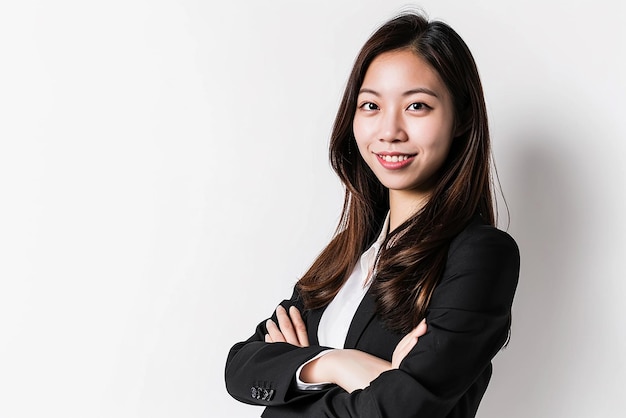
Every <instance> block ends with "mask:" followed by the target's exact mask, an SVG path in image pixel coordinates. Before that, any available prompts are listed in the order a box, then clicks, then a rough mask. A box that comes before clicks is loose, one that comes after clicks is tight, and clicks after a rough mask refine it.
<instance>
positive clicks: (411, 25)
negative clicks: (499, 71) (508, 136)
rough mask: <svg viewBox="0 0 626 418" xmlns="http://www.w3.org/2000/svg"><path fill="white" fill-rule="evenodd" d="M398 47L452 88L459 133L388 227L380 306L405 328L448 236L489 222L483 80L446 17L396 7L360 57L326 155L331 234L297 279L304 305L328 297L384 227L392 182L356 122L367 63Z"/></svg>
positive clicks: (429, 285)
mask: <svg viewBox="0 0 626 418" xmlns="http://www.w3.org/2000/svg"><path fill="white" fill-rule="evenodd" d="M400 49H405V50H410V51H412V52H414V53H415V54H416V55H417V56H418V57H420V58H421V59H423V60H425V61H426V62H427V63H428V64H430V65H431V66H432V68H433V69H435V71H436V72H437V73H438V74H439V76H440V77H441V79H442V80H443V82H444V84H445V85H446V87H447V89H448V90H449V92H450V94H451V96H452V100H453V105H454V112H455V115H454V120H455V132H456V133H457V135H458V136H457V137H456V138H454V140H453V141H452V146H451V149H450V152H449V155H448V157H447V159H446V161H445V162H444V164H443V166H442V167H441V168H440V170H439V172H438V180H437V182H436V184H435V186H434V188H433V191H432V194H431V197H430V199H429V200H428V202H427V203H426V204H425V205H424V206H423V207H422V208H421V209H420V210H419V211H418V212H417V213H415V214H414V215H413V216H412V217H410V218H409V219H407V220H406V221H405V222H404V223H403V224H402V225H400V226H398V227H397V228H396V229H395V230H394V231H393V232H391V233H390V234H389V235H388V236H387V238H386V242H385V243H384V244H383V246H382V249H381V251H380V254H379V257H378V261H377V265H376V276H375V278H374V281H373V283H372V291H373V292H374V295H375V297H376V301H377V314H378V315H380V316H381V317H382V318H383V320H384V321H385V324H386V326H387V327H388V328H389V329H391V330H394V331H397V332H404V333H406V332H408V331H410V330H411V329H412V328H413V327H415V326H416V325H417V324H418V323H419V321H421V319H422V318H423V317H424V316H425V312H426V309H427V307H428V303H429V301H430V297H431V295H432V292H433V289H434V288H435V286H436V284H437V282H438V281H439V279H440V277H441V275H442V274H443V269H444V267H445V263H446V257H447V253H448V247H449V244H450V241H451V240H452V238H453V237H455V236H456V235H457V234H458V233H459V232H460V231H461V230H462V229H463V228H464V227H465V226H466V225H467V224H468V223H469V221H470V220H471V218H472V217H473V216H475V215H477V214H478V215H480V216H481V217H482V218H483V220H484V221H485V222H486V223H488V224H491V225H494V224H495V215H494V207H493V193H492V179H491V150H490V140H489V130H488V123H487V112H486V108H485V101H484V97H483V91H482V85H481V82H480V77H479V75H478V70H477V68H476V63H475V62H474V59H473V57H472V54H471V52H470V50H469V48H468V47H467V45H466V44H465V42H464V41H463V40H462V39H461V37H460V36H459V35H458V34H457V33H456V32H455V31H454V30H453V29H452V28H451V27H450V26H448V25H447V24H446V23H443V22H440V21H430V22H429V21H428V20H427V19H426V18H424V17H423V16H421V15H420V14H417V13H413V12H407V13H403V14H400V15H398V16H396V17H395V18H393V19H391V20H390V21H388V22H387V23H385V24H383V25H382V26H381V27H380V28H379V29H378V30H377V31H375V32H374V34H373V35H372V36H371V37H370V38H369V39H368V40H367V42H366V43H365V45H364V46H363V48H362V49H361V51H360V53H359V55H358V56H357V59H356V61H355V63H354V66H353V68H352V72H351V74H350V77H349V79H348V82H347V85H346V88H345V91H344V95H343V99H342V101H341V105H340V106H339V110H338V112H337V116H336V118H335V123H334V126H333V131H332V135H331V141H330V162H331V165H332V167H333V169H334V170H335V172H336V173H337V175H338V176H339V178H340V179H341V181H342V182H343V184H344V186H345V198H344V204H343V211H342V214H341V218H340V221H339V224H338V226H337V230H336V233H335V236H334V237H333V239H332V240H331V242H330V243H329V244H328V245H327V246H326V248H325V249H324V250H323V251H322V252H321V253H320V255H319V256H318V258H317V259H316V260H315V261H314V262H313V264H312V265H311V267H310V268H309V270H308V271H307V272H306V273H305V274H304V276H303V277H302V278H301V279H300V280H299V281H298V284H297V286H298V289H299V291H300V294H301V296H302V298H303V301H304V304H305V307H306V308H307V309H314V308H319V307H322V306H324V305H326V304H328V303H329V302H330V301H331V300H332V298H333V297H334V296H335V295H336V294H337V292H338V291H339V289H340V288H341V286H342V285H343V283H344V282H345V280H346V279H347V278H348V277H349V276H350V274H351V272H352V269H353V268H354V266H355V264H356V262H357V261H358V259H359V257H360V255H361V254H362V253H363V252H364V251H365V250H366V249H367V247H368V246H369V245H371V243H372V242H373V241H374V240H375V238H376V236H377V235H378V233H379V232H380V228H381V227H382V224H383V221H384V218H385V215H386V213H387V211H388V210H389V195H388V190H387V189H386V188H385V187H384V186H383V185H382V184H381V183H380V182H379V181H378V180H377V179H376V176H375V175H374V173H373V172H372V171H371V170H370V168H369V167H368V166H367V164H366V163H365V162H364V161H363V159H362V158H361V156H360V154H359V152H358V150H357V149H356V144H355V143H354V134H353V130H352V123H353V120H354V114H355V111H356V105H357V104H356V103H357V102H356V101H357V96H358V91H359V89H360V87H361V84H362V83H363V79H364V77H365V73H366V71H367V69H368V67H369V65H370V64H371V62H372V61H373V60H374V59H375V58H376V57H377V56H378V55H380V54H382V53H384V52H388V51H394V50H400ZM389 243H392V245H390V244H389Z"/></svg>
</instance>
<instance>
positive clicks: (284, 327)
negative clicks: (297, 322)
mask: <svg viewBox="0 0 626 418" xmlns="http://www.w3.org/2000/svg"><path fill="white" fill-rule="evenodd" d="M276 318H277V319H278V327H279V328H280V332H282V334H283V336H284V337H285V341H286V342H288V343H289V344H293V345H297V346H299V345H300V342H299V341H298V336H297V335H296V331H295V330H294V328H293V324H292V323H291V318H289V315H288V314H287V311H286V310H285V308H283V307H282V306H281V305H278V308H276Z"/></svg>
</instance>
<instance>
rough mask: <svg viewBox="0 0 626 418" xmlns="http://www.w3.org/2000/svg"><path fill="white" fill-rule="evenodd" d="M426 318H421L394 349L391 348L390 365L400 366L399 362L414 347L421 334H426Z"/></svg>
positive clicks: (395, 367)
mask: <svg viewBox="0 0 626 418" xmlns="http://www.w3.org/2000/svg"><path fill="white" fill-rule="evenodd" d="M426 330H427V327H426V319H422V322H420V323H419V324H418V325H417V326H416V327H415V328H413V330H412V331H411V332H409V333H408V334H407V335H405V336H404V338H402V339H401V340H400V342H399V343H398V345H397V346H396V348H395V350H393V356H392V357H391V367H392V368H394V369H398V368H400V363H402V360H404V358H405V357H406V356H407V355H408V354H409V352H410V351H411V350H412V349H413V347H415V344H417V340H418V339H419V337H421V336H422V335H424V334H426Z"/></svg>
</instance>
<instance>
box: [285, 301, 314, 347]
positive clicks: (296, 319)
mask: <svg viewBox="0 0 626 418" xmlns="http://www.w3.org/2000/svg"><path fill="white" fill-rule="evenodd" d="M289 317H290V318H291V322H292V324H293V327H294V328H295V330H296V336H297V337H298V341H299V342H300V346H301V347H308V346H309V335H308V334H307V332H306V325H305V324H304V321H303V320H302V315H300V311H299V310H298V308H296V307H295V306H292V307H290V308H289Z"/></svg>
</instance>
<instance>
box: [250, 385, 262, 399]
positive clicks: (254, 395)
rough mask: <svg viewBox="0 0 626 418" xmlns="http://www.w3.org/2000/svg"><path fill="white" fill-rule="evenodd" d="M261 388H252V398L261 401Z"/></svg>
mask: <svg viewBox="0 0 626 418" xmlns="http://www.w3.org/2000/svg"><path fill="white" fill-rule="evenodd" d="M259 389H260V388H259V387H258V386H252V387H251V388H250V395H251V396H252V399H259V398H260V397H261V394H260V393H259Z"/></svg>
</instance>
